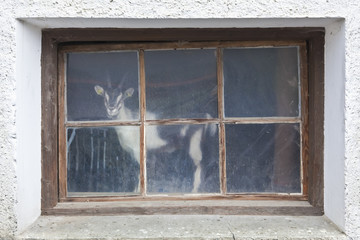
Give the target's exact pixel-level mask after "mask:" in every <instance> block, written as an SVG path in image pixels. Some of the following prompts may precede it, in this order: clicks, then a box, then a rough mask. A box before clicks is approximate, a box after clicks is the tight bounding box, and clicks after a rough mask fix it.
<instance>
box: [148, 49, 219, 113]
mask: <svg viewBox="0 0 360 240" xmlns="http://www.w3.org/2000/svg"><path fill="white" fill-rule="evenodd" d="M145 78H146V107H147V112H146V119H147V120H154V119H171V118H213V117H217V80H216V50H215V49H192V50H158V51H145Z"/></svg>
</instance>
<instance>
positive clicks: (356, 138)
mask: <svg viewBox="0 0 360 240" xmlns="http://www.w3.org/2000/svg"><path fill="white" fill-rule="evenodd" d="M353 7H354V8H353V11H352V12H351V13H352V14H351V15H350V16H351V17H349V18H348V19H347V21H346V29H347V32H346V48H345V54H346V58H345V59H346V62H345V66H346V83H345V106H346V108H345V227H346V228H345V230H346V232H347V233H348V234H349V235H350V236H354V239H360V19H359V13H360V4H355V5H354V6H353ZM356 14H357V15H358V16H356Z"/></svg>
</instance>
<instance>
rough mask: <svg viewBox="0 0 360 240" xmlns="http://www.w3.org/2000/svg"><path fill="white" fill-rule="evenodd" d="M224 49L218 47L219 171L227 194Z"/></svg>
mask: <svg viewBox="0 0 360 240" xmlns="http://www.w3.org/2000/svg"><path fill="white" fill-rule="evenodd" d="M222 53H223V51H222V49H221V48H217V49H216V56H217V80H218V118H219V120H220V122H219V150H220V152H219V158H220V159H219V165H220V166H219V171H220V192H221V194H226V192H227V191H226V152H225V126H224V122H223V120H224V86H223V82H224V81H223V78H224V74H223V54H222Z"/></svg>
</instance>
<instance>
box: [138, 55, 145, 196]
mask: <svg viewBox="0 0 360 240" xmlns="http://www.w3.org/2000/svg"><path fill="white" fill-rule="evenodd" d="M139 76H140V122H141V124H140V179H139V181H140V193H141V195H143V196H145V195H146V144H145V112H146V96H145V60H144V50H143V49H140V50H139Z"/></svg>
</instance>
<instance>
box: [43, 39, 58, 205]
mask: <svg viewBox="0 0 360 240" xmlns="http://www.w3.org/2000/svg"><path fill="white" fill-rule="evenodd" d="M57 92H58V91H57V45H56V43H55V42H54V41H53V40H52V37H51V34H47V33H43V36H42V54H41V96H42V98H41V183H42V184H41V208H42V209H48V208H52V207H54V206H55V205H56V203H57V202H58V175H57V174H58V165H57V159H58V148H57V141H58V136H57V124H58V121H57V119H58V117H57V109H58V104H57Z"/></svg>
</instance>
